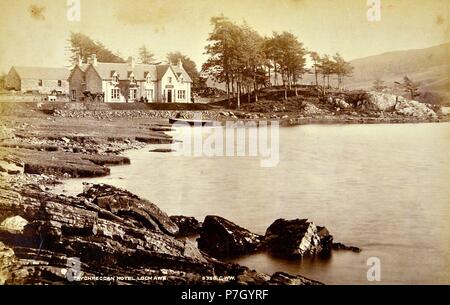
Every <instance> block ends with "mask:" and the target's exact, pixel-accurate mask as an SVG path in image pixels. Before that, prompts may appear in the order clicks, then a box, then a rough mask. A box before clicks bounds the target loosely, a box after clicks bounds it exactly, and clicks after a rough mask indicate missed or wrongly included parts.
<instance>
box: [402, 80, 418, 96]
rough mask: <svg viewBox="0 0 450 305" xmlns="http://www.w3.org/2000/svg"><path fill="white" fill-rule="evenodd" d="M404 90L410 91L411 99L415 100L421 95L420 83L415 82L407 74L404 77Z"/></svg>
mask: <svg viewBox="0 0 450 305" xmlns="http://www.w3.org/2000/svg"><path fill="white" fill-rule="evenodd" d="M402 85H403V90H404V91H405V92H406V93H409V94H410V96H411V99H412V100H413V99H414V98H415V97H417V96H419V95H420V93H419V92H418V91H419V83H416V82H413V81H412V80H411V79H410V78H409V77H408V76H407V75H405V77H404V78H403V84H402Z"/></svg>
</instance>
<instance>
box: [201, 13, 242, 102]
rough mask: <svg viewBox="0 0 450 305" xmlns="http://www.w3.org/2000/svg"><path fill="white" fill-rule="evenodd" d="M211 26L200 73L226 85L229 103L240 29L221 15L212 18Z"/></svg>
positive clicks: (232, 89) (232, 87)
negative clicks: (205, 59) (205, 57)
mask: <svg viewBox="0 0 450 305" xmlns="http://www.w3.org/2000/svg"><path fill="white" fill-rule="evenodd" d="M211 24H212V26H213V31H212V32H211V33H210V34H209V37H208V42H209V44H208V45H207V46H206V47H205V54H206V55H208V56H209V58H208V59H207V61H206V62H205V63H204V64H203V65H202V71H203V72H204V73H205V74H207V75H209V76H211V77H212V78H213V79H214V80H215V81H217V82H224V83H225V84H226V90H227V99H228V101H230V91H232V93H233V95H234V81H235V79H234V77H235V76H234V74H233V73H234V70H235V67H233V60H234V59H235V58H237V55H236V54H235V53H236V51H237V48H236V37H238V36H239V35H238V34H237V33H238V32H239V30H240V29H239V27H238V26H237V25H236V24H234V23H232V22H231V21H229V20H228V19H227V18H226V17H224V16H223V15H221V16H217V17H212V18H211ZM230 86H231V88H230Z"/></svg>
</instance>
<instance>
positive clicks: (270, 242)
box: [264, 219, 333, 258]
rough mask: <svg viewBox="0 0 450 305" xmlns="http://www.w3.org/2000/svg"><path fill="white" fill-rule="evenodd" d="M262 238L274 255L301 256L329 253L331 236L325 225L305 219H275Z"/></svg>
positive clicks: (331, 241)
mask: <svg viewBox="0 0 450 305" xmlns="http://www.w3.org/2000/svg"><path fill="white" fill-rule="evenodd" d="M264 240H265V244H266V246H267V249H268V250H269V252H270V253H271V254H273V255H275V256H280V257H285V258H303V257H305V256H311V255H317V254H320V255H327V254H329V253H330V251H331V247H332V243H333V236H332V235H330V233H329V232H328V230H327V229H326V228H325V227H318V226H316V225H315V224H314V223H313V222H309V221H308V220H307V219H294V220H285V219H277V220H276V221H275V222H274V223H272V224H271V225H270V226H269V228H267V230H266V234H265V239H264Z"/></svg>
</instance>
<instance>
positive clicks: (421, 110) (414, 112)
mask: <svg viewBox="0 0 450 305" xmlns="http://www.w3.org/2000/svg"><path fill="white" fill-rule="evenodd" d="M395 111H396V112H397V113H398V114H401V115H404V116H411V117H415V118H418V119H436V118H437V114H436V112H434V110H433V109H431V107H430V106H429V105H427V104H424V103H421V102H418V101H408V100H403V101H401V102H399V103H397V104H396V105H395Z"/></svg>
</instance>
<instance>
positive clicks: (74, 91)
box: [72, 89, 77, 101]
mask: <svg viewBox="0 0 450 305" xmlns="http://www.w3.org/2000/svg"><path fill="white" fill-rule="evenodd" d="M76 99H77V90H75V89H73V90H72V101H75V100H76Z"/></svg>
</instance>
